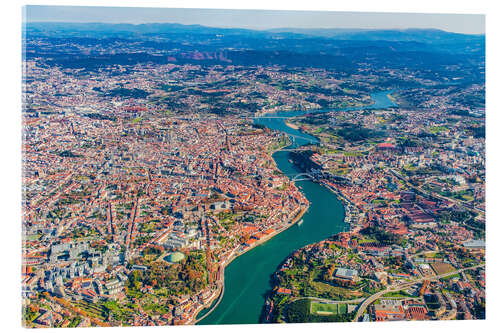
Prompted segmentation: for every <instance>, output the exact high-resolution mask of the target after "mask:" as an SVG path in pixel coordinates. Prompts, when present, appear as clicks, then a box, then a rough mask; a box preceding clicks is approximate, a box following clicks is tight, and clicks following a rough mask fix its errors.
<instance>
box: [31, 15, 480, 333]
mask: <svg viewBox="0 0 500 333" xmlns="http://www.w3.org/2000/svg"><path fill="white" fill-rule="evenodd" d="M141 27H142V28H144V30H141V29H142V28H141ZM23 33H24V38H23V44H24V45H23V46H24V60H23V70H24V75H23V113H22V117H23V147H22V148H23V208H24V209H23V216H22V225H23V247H22V249H23V254H22V255H23V266H22V272H21V273H22V286H23V289H22V293H23V325H24V326H26V327H88V326H147V325H149V326H151V325H179V324H195V323H197V322H198V321H199V315H200V313H201V312H202V311H207V309H209V308H210V307H211V306H212V307H213V306H214V305H217V302H218V301H219V300H220V299H221V298H222V297H223V294H224V270H225V267H226V266H227V265H229V264H230V263H231V261H232V260H233V259H235V258H237V257H238V256H240V255H242V254H243V253H246V252H249V251H252V249H254V248H255V247H257V246H259V245H260V244H262V243H264V242H266V241H268V240H270V239H271V238H273V237H274V236H275V235H277V234H278V233H281V232H283V231H284V230H286V229H288V228H292V227H296V226H297V224H300V223H301V222H302V220H301V218H302V216H303V215H304V213H305V212H307V210H308V209H309V206H310V204H311V203H310V202H309V200H308V199H307V198H306V197H305V195H304V194H303V193H302V191H301V187H300V182H301V181H302V180H304V179H305V181H314V182H316V183H319V184H321V185H322V186H324V187H325V188H327V189H329V190H330V191H332V192H333V193H335V195H336V196H337V197H338V198H339V200H341V202H342V203H343V205H344V208H345V214H344V215H345V216H344V223H346V225H347V228H346V231H344V232H341V233H338V234H335V235H331V237H329V238H327V239H325V240H323V241H321V242H318V243H313V244H310V245H307V246H306V247H303V248H299V249H296V251H294V252H293V253H290V255H289V256H288V257H287V258H285V260H284V261H283V262H282V263H281V264H280V265H279V266H278V267H276V271H275V273H274V274H273V275H272V277H270V278H271V284H270V285H269V290H268V291H267V293H266V295H265V304H264V306H263V308H262V315H261V318H260V322H263V323H264V322H265V323H270V322H273V323H276V322H278V323H285V322H287V323H290V322H333V321H391V320H451V319H459V320H460V319H484V317H485V100H484V89H485V85H484V66H485V64H484V35H483V36H473V35H459V34H452V33H445V32H442V31H425V30H424V31H420V30H409V31H405V32H399V33H396V32H393V31H386V32H385V35H383V34H382V33H381V32H378V31H374V32H361V33H358V34H357V35H356V34H353V33H350V34H347V33H346V34H344V35H342V33H340V32H338V31H335V32H332V34H331V35H327V36H324V35H315V32H314V31H300V30H297V31H292V30H290V31H288V30H283V31H259V32H257V31H251V30H243V29H234V30H231V29H217V28H206V27H199V26H182V25H152V26H148V25H144V26H132V25H130V26H128V25H123V26H115V25H86V24H74V25H72V24H56V23H45V24H42V23H33V24H27V25H26V26H25V27H24V31H23ZM322 34H324V32H322ZM380 91H385V92H387V94H388V97H389V98H390V99H391V100H392V101H393V105H394V106H391V107H387V108H376V107H372V106H373V105H374V101H373V98H372V94H373V93H375V92H380ZM354 109H356V110H354ZM290 110H303V111H306V112H305V114H302V115H300V116H297V117H293V118H289V119H287V121H286V125H287V126H288V127H290V128H293V129H296V130H299V131H300V132H301V133H303V134H304V135H310V136H313V137H315V138H317V140H318V142H317V143H313V144H308V145H303V146H300V147H298V148H296V149H290V150H291V151H290V153H289V156H290V161H291V162H292V163H293V164H294V165H295V166H296V168H297V169H298V170H300V172H301V173H300V175H302V178H300V177H299V178H297V177H290V176H289V175H286V174H284V173H283V172H282V171H281V170H280V169H279V168H278V166H277V164H276V162H275V160H273V153H274V152H276V151H278V150H281V149H286V148H287V147H291V146H290V145H291V144H293V142H294V141H295V138H294V137H293V136H289V135H286V133H283V132H280V131H276V130H272V129H269V128H267V127H265V126H262V125H260V124H257V123H255V122H254V120H255V119H256V118H259V117H272V116H273V114H275V113H276V112H281V111H290ZM248 269H252V268H251V267H249V268H248Z"/></svg>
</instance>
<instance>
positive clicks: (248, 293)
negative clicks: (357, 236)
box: [199, 91, 395, 325]
mask: <svg viewBox="0 0 500 333" xmlns="http://www.w3.org/2000/svg"><path fill="white" fill-rule="evenodd" d="M389 93H391V91H388V92H387V91H386V92H376V93H373V94H372V95H371V97H372V99H373V101H374V104H372V105H371V106H369V107H364V108H363V109H372V108H385V107H390V106H395V104H394V103H393V102H392V101H391V100H390V99H389V98H388V97H387V95H388V94H389ZM360 109H361V108H344V109H342V110H343V111H345V110H348V111H349V110H351V111H355V110H360ZM328 111H331V110H315V111H283V112H276V113H273V114H267V115H265V116H263V117H260V118H256V119H255V123H257V124H262V125H265V126H266V127H268V128H270V129H274V130H278V131H281V132H285V133H287V134H289V135H293V136H296V137H295V142H294V143H293V144H292V146H301V145H304V144H308V143H316V142H318V141H317V139H316V138H315V137H313V136H310V135H307V134H305V133H302V132H300V131H299V130H295V129H292V128H290V127H288V126H286V124H285V121H286V118H290V117H296V116H299V115H303V114H306V113H312V112H328ZM276 117H283V118H276ZM273 159H274V160H275V162H276V164H277V166H278V168H279V169H280V170H281V171H282V172H283V173H284V174H286V175H289V176H290V175H292V176H293V175H294V174H297V173H299V172H300V171H299V170H297V169H296V168H295V166H294V165H293V164H292V163H290V162H289V159H290V157H289V152H288V151H277V152H276V153H274V154H273ZM297 185H298V186H300V187H301V191H302V193H303V194H304V195H305V196H306V198H307V199H308V200H309V203H310V207H309V209H308V211H307V212H306V213H305V214H304V216H303V220H304V221H303V223H302V224H301V225H298V224H295V225H293V226H292V227H290V228H289V229H287V230H285V231H283V232H281V233H280V234H278V235H276V236H275V237H273V238H272V239H270V240H269V241H267V242H265V243H264V244H261V245H259V246H257V247H255V248H254V249H252V250H250V251H248V252H246V253H245V254H243V255H241V256H240V257H238V258H236V259H234V260H233V261H232V262H231V263H230V264H229V265H228V266H227V267H226V269H225V274H224V275H225V291H224V296H223V298H222V301H221V302H220V304H219V305H218V306H217V308H215V309H214V310H213V311H212V313H210V315H208V316H207V317H206V318H205V319H203V320H202V321H200V322H199V324H201V325H217V324H257V323H258V322H259V318H260V315H261V311H262V307H263V306H264V302H265V298H264V294H265V293H266V292H267V291H268V290H269V288H270V278H271V275H272V274H273V273H274V271H275V270H276V269H277V268H278V265H279V264H280V263H281V262H282V261H283V260H284V259H285V258H286V257H287V256H288V255H290V254H291V253H292V252H294V251H295V250H297V249H299V248H301V247H303V246H305V245H308V244H311V243H315V242H319V241H321V240H324V239H326V238H328V237H330V236H332V235H333V234H336V233H338V232H341V231H343V230H344V228H345V227H346V226H345V224H344V207H343V205H342V202H341V201H340V200H339V199H337V197H336V195H335V194H333V193H332V192H330V191H329V190H327V189H326V188H325V187H323V186H321V185H319V184H317V183H314V182H312V181H310V180H305V181H300V182H298V183H297ZM203 313H206V311H202V312H201V313H200V314H199V317H201V316H202V315H203Z"/></svg>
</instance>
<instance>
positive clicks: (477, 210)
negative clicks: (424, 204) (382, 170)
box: [389, 168, 484, 215]
mask: <svg viewBox="0 0 500 333" xmlns="http://www.w3.org/2000/svg"><path fill="white" fill-rule="evenodd" d="M389 171H390V172H391V173H392V174H393V175H394V176H396V177H397V178H399V179H401V180H403V181H404V182H405V184H406V185H408V186H409V187H411V188H412V189H414V190H416V191H418V192H420V193H423V194H425V195H429V196H431V197H433V198H434V199H440V200H446V201H451V202H453V203H455V204H457V205H459V206H461V207H463V208H465V209H467V210H469V211H472V212H474V213H477V214H480V215H483V214H484V212H483V211H482V210H479V209H477V208H470V207H467V206H464V202H462V201H460V200H456V199H453V198H448V197H445V196H442V195H440V194H437V193H433V192H427V191H426V190H424V189H422V188H420V187H418V186H414V185H412V184H410V182H409V181H408V179H407V177H405V176H403V175H402V174H401V173H399V172H397V171H396V170H394V169H392V168H390V169H389Z"/></svg>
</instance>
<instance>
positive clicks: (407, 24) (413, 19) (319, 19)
mask: <svg viewBox="0 0 500 333" xmlns="http://www.w3.org/2000/svg"><path fill="white" fill-rule="evenodd" d="M23 20H24V21H27V22H42V21H45V22H49V21H51V22H107V23H133V24H140V23H181V24H200V25H204V26H211V27H237V28H247V29H271V28H285V27H286V28H365V29H406V28H435V29H441V30H445V31H451V32H459V33H470V34H478V33H484V31H485V16H484V15H478V14H416V13H363V12H328V11H284V10H278V11H271V10H227V9H179V8H140V7H81V6H26V7H25V12H24V17H23Z"/></svg>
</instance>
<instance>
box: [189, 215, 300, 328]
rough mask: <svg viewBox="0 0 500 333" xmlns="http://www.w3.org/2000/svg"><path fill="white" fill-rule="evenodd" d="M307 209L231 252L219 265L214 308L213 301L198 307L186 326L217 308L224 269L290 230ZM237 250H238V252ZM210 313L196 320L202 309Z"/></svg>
mask: <svg viewBox="0 0 500 333" xmlns="http://www.w3.org/2000/svg"><path fill="white" fill-rule="evenodd" d="M308 208H309V205H307V206H306V207H302V208H299V209H300V210H299V212H298V213H297V214H296V215H295V217H294V218H292V219H291V220H290V221H289V222H288V223H286V224H282V225H281V226H282V227H281V228H279V229H278V228H276V231H275V232H273V233H272V234H269V235H268V236H266V237H263V238H262V239H260V240H258V241H256V242H255V243H253V244H252V245H250V246H245V247H242V246H241V245H239V246H238V247H236V248H235V249H234V250H233V251H232V252H231V254H230V255H229V257H228V258H227V259H226V260H225V261H224V262H223V263H222V264H221V267H222V268H221V273H222V274H221V275H220V280H219V281H217V285H218V291H216V293H215V294H216V295H218V296H217V297H215V299H216V300H217V303H216V304H215V306H213V307H212V304H213V302H214V301H215V300H211V301H210V303H207V304H206V305H204V306H202V307H200V308H199V309H197V310H196V311H195V313H194V316H193V319H192V320H190V321H189V322H188V323H187V324H191V325H196V324H197V323H199V322H200V321H202V320H203V319H205V318H206V317H208V315H210V313H211V312H212V311H213V310H215V309H216V308H217V305H219V303H220V301H221V300H222V298H223V297H224V272H225V269H226V267H227V266H228V265H229V264H230V263H231V262H232V261H233V260H234V259H236V258H238V257H239V256H241V255H243V254H245V253H247V252H248V251H250V250H253V249H254V248H256V247H258V246H259V245H262V244H264V243H265V242H267V241H269V240H271V239H272V238H273V237H275V236H277V235H279V234H280V233H282V232H283V231H285V230H287V229H288V228H290V227H291V226H293V225H295V224H296V223H297V222H298V221H300V219H301V218H302V216H303V215H304V214H305V213H306V212H307V209H308ZM238 249H239V250H238ZM210 307H212V308H211V309H210V311H208V312H207V313H205V314H204V315H203V317H201V318H196V317H197V316H198V315H199V313H200V312H201V311H203V310H204V309H207V308H210Z"/></svg>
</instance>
